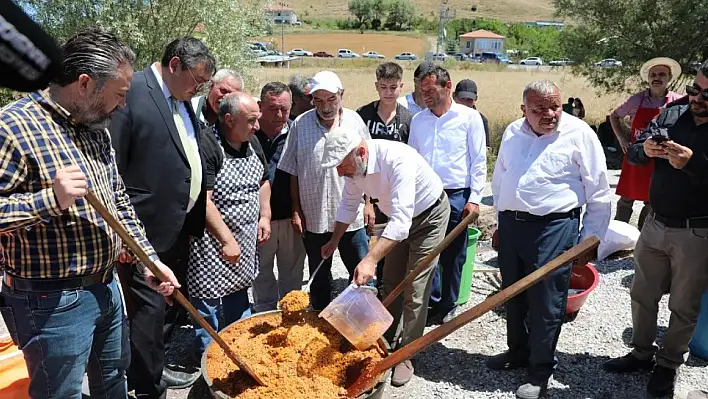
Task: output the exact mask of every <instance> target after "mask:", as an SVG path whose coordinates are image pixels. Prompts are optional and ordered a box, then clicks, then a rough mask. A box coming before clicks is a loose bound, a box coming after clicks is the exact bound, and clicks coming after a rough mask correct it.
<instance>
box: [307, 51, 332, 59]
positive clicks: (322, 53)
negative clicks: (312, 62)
mask: <svg viewBox="0 0 708 399" xmlns="http://www.w3.org/2000/svg"><path fill="white" fill-rule="evenodd" d="M312 56H313V57H320V58H334V56H333V55H332V54H330V53H328V52H326V51H318V52H316V53H314V54H312Z"/></svg>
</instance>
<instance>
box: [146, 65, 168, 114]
mask: <svg viewBox="0 0 708 399" xmlns="http://www.w3.org/2000/svg"><path fill="white" fill-rule="evenodd" d="M150 69H151V70H152V73H153V74H154V75H155V79H157V84H159V85H160V89H162V95H163V96H165V99H166V100H167V104H170V99H171V98H172V93H170V89H169V88H168V87H167V85H166V84H165V81H164V80H162V75H160V72H159V71H158V70H157V62H156V63H154V64H152V65H151V66H150Z"/></svg>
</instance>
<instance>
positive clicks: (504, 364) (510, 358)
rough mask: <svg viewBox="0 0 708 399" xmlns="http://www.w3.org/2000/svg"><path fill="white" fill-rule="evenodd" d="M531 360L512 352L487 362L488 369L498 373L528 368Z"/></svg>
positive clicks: (499, 355) (491, 358)
mask: <svg viewBox="0 0 708 399" xmlns="http://www.w3.org/2000/svg"><path fill="white" fill-rule="evenodd" d="M528 365H529V360H528V358H524V357H521V356H518V355H515V354H513V353H511V352H508V351H507V352H504V353H500V354H498V355H496V356H492V357H490V358H489V360H487V368H489V369H490V370H496V371H505V370H514V369H519V368H524V367H528Z"/></svg>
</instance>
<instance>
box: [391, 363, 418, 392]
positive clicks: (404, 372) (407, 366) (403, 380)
mask: <svg viewBox="0 0 708 399" xmlns="http://www.w3.org/2000/svg"><path fill="white" fill-rule="evenodd" d="M413 371H414V369H413V363H411V361H410V360H405V361H404V362H403V363H398V364H397V365H396V367H394V368H393V376H391V385H393V386H394V387H402V386H404V385H406V384H407V383H408V381H410V380H411V378H412V377H413Z"/></svg>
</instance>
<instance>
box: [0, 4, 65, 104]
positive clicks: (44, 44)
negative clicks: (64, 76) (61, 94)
mask: <svg viewBox="0 0 708 399" xmlns="http://www.w3.org/2000/svg"><path fill="white" fill-rule="evenodd" d="M61 62H62V51H61V48H60V47H59V46H58V45H57V43H56V41H55V40H54V39H53V38H52V37H51V36H49V35H48V34H47V33H46V32H44V30H42V28H41V27H40V26H39V25H37V24H36V23H35V22H34V21H32V19H31V18H30V17H29V16H27V14H25V13H24V11H22V9H21V8H20V7H18V6H17V5H15V4H14V3H13V2H12V1H11V0H0V86H2V87H6V88H9V89H12V90H16V91H23V92H29V91H35V90H40V89H44V88H46V87H47V86H48V85H49V82H50V81H51V80H52V78H54V76H55V75H56V74H57V73H58V71H59V68H60V67H61Z"/></svg>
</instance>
